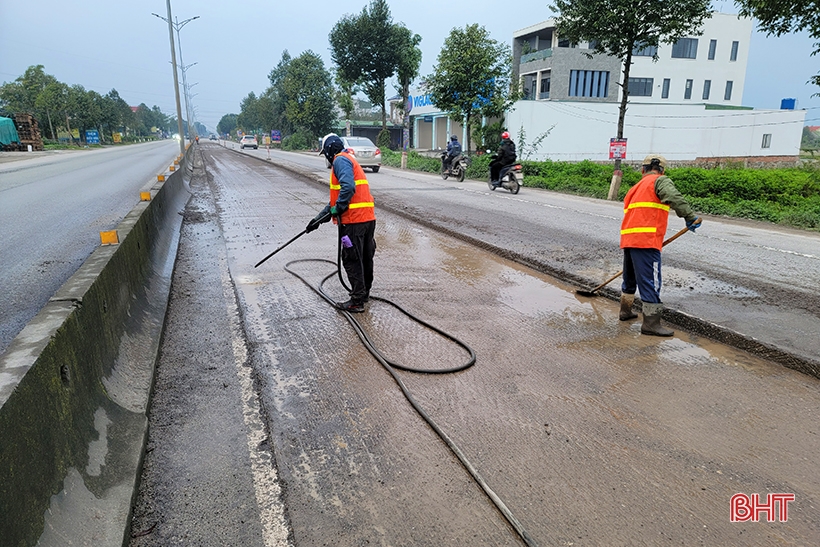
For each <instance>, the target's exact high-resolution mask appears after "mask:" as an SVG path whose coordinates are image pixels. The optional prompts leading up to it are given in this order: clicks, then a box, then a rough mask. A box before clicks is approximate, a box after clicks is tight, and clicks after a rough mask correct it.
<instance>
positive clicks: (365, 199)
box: [330, 152, 376, 224]
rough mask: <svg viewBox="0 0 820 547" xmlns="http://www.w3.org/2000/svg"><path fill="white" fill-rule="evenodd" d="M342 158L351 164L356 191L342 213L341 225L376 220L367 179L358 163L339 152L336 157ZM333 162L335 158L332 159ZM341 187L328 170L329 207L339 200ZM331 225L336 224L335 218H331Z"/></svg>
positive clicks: (333, 174)
mask: <svg viewBox="0 0 820 547" xmlns="http://www.w3.org/2000/svg"><path fill="white" fill-rule="evenodd" d="M339 156H344V157H346V158H347V159H349V160H350V163H352V164H353V179H354V180H355V181H356V191H355V192H353V197H352V198H350V204H349V206H348V208H347V211H345V212H344V213H342V224H360V223H362V222H369V221H371V220H376V210H375V205H374V203H373V196H371V195H370V184H368V182H367V177H366V176H365V174H364V169H362V166H361V165H359V162H357V161H356V159H355V158H354V157H353V156H352V155H351V154H349V153H347V152H339V153H338V154H337V155H336V157H339ZM334 161H335V158H334ZM341 189H342V186H341V185H340V184H339V179H337V178H336V172H335V171H334V170H333V169H331V170H330V206H331V207H333V206H334V205H336V200H337V199H339V191H340V190H341ZM333 223H334V224H335V223H336V217H333Z"/></svg>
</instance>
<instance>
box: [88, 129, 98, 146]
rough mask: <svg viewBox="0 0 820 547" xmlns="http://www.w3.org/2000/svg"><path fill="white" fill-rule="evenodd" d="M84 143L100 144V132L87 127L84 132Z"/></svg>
mask: <svg viewBox="0 0 820 547" xmlns="http://www.w3.org/2000/svg"><path fill="white" fill-rule="evenodd" d="M85 142H86V144H100V134H99V132H97V131H96V130H92V129H88V130H86V132H85Z"/></svg>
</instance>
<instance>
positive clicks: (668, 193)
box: [655, 175, 698, 222]
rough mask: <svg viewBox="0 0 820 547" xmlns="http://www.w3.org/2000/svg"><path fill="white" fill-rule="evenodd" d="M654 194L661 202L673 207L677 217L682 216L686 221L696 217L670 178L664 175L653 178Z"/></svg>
mask: <svg viewBox="0 0 820 547" xmlns="http://www.w3.org/2000/svg"><path fill="white" fill-rule="evenodd" d="M655 194H657V196H658V199H659V200H661V203H665V204H667V205H668V206H669V207H671V208H672V209H674V210H675V213H677V215H678V216H679V217H683V218H684V219H685V220H686V221H687V222H689V221H691V220H695V219H696V218H697V217H698V216H697V215H696V214H695V211H694V210H693V209H692V206H691V205H689V202H687V201H686V198H685V197H683V195H681V193H680V192H678V189H677V188H675V183H673V182H672V179H670V178H669V177H667V176H666V175H661V176H659V177H658V178H657V179H655Z"/></svg>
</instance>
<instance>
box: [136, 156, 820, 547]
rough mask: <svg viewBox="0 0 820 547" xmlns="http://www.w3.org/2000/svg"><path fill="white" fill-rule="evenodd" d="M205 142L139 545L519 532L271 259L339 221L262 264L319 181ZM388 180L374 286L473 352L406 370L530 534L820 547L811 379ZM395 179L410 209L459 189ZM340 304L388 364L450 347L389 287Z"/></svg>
mask: <svg viewBox="0 0 820 547" xmlns="http://www.w3.org/2000/svg"><path fill="white" fill-rule="evenodd" d="M202 149H203V150H204V151H205V158H204V162H202V165H201V166H200V169H198V170H197V173H198V174H197V177H196V178H195V179H194V181H193V182H192V185H191V187H192V189H193V190H194V192H195V196H194V199H192V201H191V203H190V204H189V207H188V209H187V210H186V216H185V223H184V226H183V239H182V242H181V246H180V252H179V258H178V263H177V267H176V270H175V276H174V286H173V289H172V295H171V304H170V308H169V314H168V317H169V320H168V325H167V327H166V332H165V335H164V340H163V344H162V348H161V356H160V362H159V365H158V370H157V383H156V396H155V399H154V402H153V404H152V409H151V431H150V434H149V435H150V438H149V452H148V453H147V455H146V465H145V473H144V475H143V480H142V484H143V489H142V490H141V492H140V496H139V498H138V501H137V505H136V508H135V515H134V532H135V533H139V532H143V535H141V536H140V537H138V538H135V539H134V540H133V541H132V546H135V547H137V546H143V545H168V544H172V543H181V544H186V545H265V546H270V545H298V546H313V545H351V546H353V545H385V546H387V545H391V546H397V545H488V546H490V545H492V546H495V545H521V544H522V543H521V540H520V539H519V538H518V537H517V536H516V534H515V533H514V531H513V530H512V528H511V527H510V526H509V524H508V523H507V522H506V521H505V520H504V518H503V517H502V516H501V514H500V513H499V511H498V510H497V509H496V508H495V507H494V506H493V505H492V504H491V503H490V501H489V499H488V498H487V496H485V495H484V493H483V492H482V491H481V490H480V489H479V488H478V486H477V485H476V483H475V482H474V481H473V480H472V479H471V478H470V476H469V475H468V474H467V473H466V471H465V470H464V469H463V468H462V466H461V465H460V464H459V463H458V461H457V460H456V459H455V458H454V456H453V454H452V453H451V452H450V451H449V450H448V449H447V447H446V446H445V445H444V444H443V443H442V441H441V440H440V439H438V438H437V437H436V435H435V434H434V433H433V432H432V430H431V429H430V428H429V427H428V426H427V425H426V424H425V423H424V422H423V421H422V420H421V419H420V418H419V417H418V415H417V414H416V413H415V412H414V411H413V410H412V408H411V407H410V406H409V405H408V403H407V401H406V400H405V399H404V397H403V396H402V394H401V392H400V391H399V390H398V388H397V386H396V384H395V383H394V382H393V380H392V378H391V377H390V376H389V375H388V374H387V373H386V372H385V371H384V369H383V368H382V367H381V365H379V364H378V362H376V360H375V359H373V357H372V356H371V355H370V354H369V353H367V352H366V351H365V350H364V348H363V347H362V345H361V344H360V343H359V342H358V340H357V339H356V338H355V335H354V332H353V330H352V329H351V328H350V326H349V324H348V323H347V322H346V321H345V320H344V318H343V317H342V316H341V315H340V314H339V313H338V312H337V311H335V310H333V309H332V308H331V307H330V306H329V305H328V304H327V303H326V302H324V301H323V300H322V299H321V298H319V297H318V296H317V294H316V293H315V292H313V291H312V290H311V289H310V288H308V287H307V286H305V285H304V284H303V283H302V282H301V281H300V280H298V279H297V278H296V277H294V276H293V275H291V274H290V273H288V272H286V271H285V270H284V267H285V265H286V264H287V263H288V262H290V261H293V260H297V259H313V258H316V259H332V258H333V257H334V255H335V242H334V235H335V232H334V230H333V228H332V226H331V225H324V226H323V227H322V228H321V229H320V230H318V231H317V232H314V233H312V234H308V235H306V236H304V237H302V238H301V239H300V240H298V241H297V242H296V243H294V244H293V245H291V246H290V247H288V248H287V249H286V250H285V251H282V252H281V253H279V254H277V255H276V256H275V257H274V258H272V259H271V260H270V261H268V262H267V263H265V265H263V266H262V267H260V268H257V269H255V268H254V267H253V264H255V263H256V262H257V261H258V260H259V259H260V258H262V257H263V256H265V255H266V254H267V253H269V252H270V251H271V250H273V248H275V246H277V245H280V244H282V243H284V242H285V241H287V239H289V238H290V237H292V236H293V235H295V234H297V233H299V232H300V231H301V230H302V229H303V228H304V225H305V223H306V222H307V220H309V219H310V218H311V217H312V216H313V215H314V214H315V212H316V211H318V210H319V209H321V207H322V205H323V204H324V203H325V201H326V199H327V196H326V192H327V190H326V188H322V187H321V186H319V185H317V184H314V183H308V182H305V181H303V180H301V179H299V178H298V177H295V176H294V175H293V174H292V173H290V172H288V171H284V170H281V169H278V168H276V167H274V166H270V165H266V164H264V163H262V162H259V161H257V160H253V159H250V158H242V157H241V156H239V155H237V154H235V153H233V152H231V151H229V150H224V149H221V148H219V147H217V146H213V145H211V146H203V147H202ZM202 166H204V169H203V168H202ZM325 174H326V171H325ZM380 176H381V173H380V174H373V175H370V174H369V176H368V178H369V179H370V180H371V183H372V185H373V186H374V194H375V195H376V200H377V216H378V228H377V244H378V251H377V255H376V280H375V283H374V289H373V292H374V294H376V295H378V296H383V297H387V298H390V299H391V300H394V301H396V302H397V303H398V304H400V305H402V306H403V307H405V308H407V309H408V310H410V311H411V312H412V313H415V314H417V315H418V316H420V317H421V318H423V319H425V320H427V321H430V322H432V323H433V324H435V325H436V326H438V327H440V328H442V329H444V330H446V331H447V332H449V333H451V334H453V335H454V336H457V337H458V338H460V339H462V340H463V341H464V342H466V343H467V344H469V345H470V346H471V347H472V348H473V349H474V350H475V352H476V354H477V363H476V365H475V366H473V367H471V368H469V369H467V370H466V371H463V372H460V373H456V374H449V375H420V374H413V373H400V375H401V377H402V379H403V380H404V382H405V383H406V384H407V386H408V388H409V389H410V391H411V392H412V394H413V396H414V397H415V398H416V399H417V400H418V402H419V404H420V405H421V406H422V407H423V408H424V409H425V410H426V411H427V412H428V413H429V414H430V415H431V416H432V417H433V419H434V420H436V422H437V423H438V424H439V426H440V427H441V428H442V429H443V430H444V431H445V432H446V433H447V434H448V435H449V436H450V437H452V439H453V440H454V441H455V443H457V444H458V445H459V447H460V448H461V450H462V451H463V452H464V453H465V454H466V455H467V457H468V458H469V459H470V461H471V462H472V464H473V465H474V466H475V467H476V468H477V469H478V471H479V472H480V473H481V474H482V476H483V477H484V479H485V480H486V481H487V483H488V484H489V486H490V487H491V488H493V490H494V491H495V492H496V493H497V494H498V496H499V497H500V498H501V499H502V500H503V501H504V502H505V503H506V505H507V506H508V507H509V508H510V510H511V511H512V513H513V514H514V515H515V517H516V518H517V519H518V520H519V521H520V522H521V523H522V525H523V526H524V527H525V528H526V530H527V531H528V532H529V534H530V535H531V536H532V537H533V538H534V540H535V541H536V542H537V544H538V545H658V544H674V545H734V544H743V545H772V544H793V545H812V544H816V543H817V541H818V538H820V516H818V511H817V506H818V501H820V500H818V496H819V495H820V475H818V473H817V472H816V470H817V465H816V454H817V453H818V450H820V439H818V426H817V420H816V416H817V415H818V410H820V381H818V380H817V379H815V378H812V377H809V376H806V375H802V374H799V373H797V372H795V371H792V370H789V369H786V368H784V367H782V366H779V365H775V364H772V363H770V362H766V361H763V360H761V359H759V358H756V357H754V356H752V355H750V354H747V353H744V352H741V351H739V350H735V349H732V348H729V347H727V346H723V345H720V344H717V343H714V342H711V341H709V340H708V339H705V338H702V337H698V336H694V335H689V334H687V333H685V332H681V331H679V332H678V333H677V334H676V336H675V337H674V338H672V339H658V338H652V337H646V336H641V335H640V334H639V332H638V324H637V323H635V322H632V323H621V322H619V321H617V307H616V305H615V304H614V303H613V302H611V301H609V300H607V299H603V298H592V299H589V298H581V297H578V296H576V295H575V293H574V288H575V287H573V286H567V285H564V284H562V283H560V282H557V281H555V280H554V279H552V278H550V277H548V276H546V275H543V274H541V273H539V272H536V271H534V270H532V269H529V268H526V267H523V266H521V265H519V264H517V263H514V262H511V261H509V260H505V259H504V258H502V257H499V256H498V255H496V254H493V253H490V252H487V251H486V250H482V249H480V248H477V247H476V246H474V245H471V244H468V243H466V242H465V241H463V240H462V239H458V238H454V237H451V236H448V235H443V234H441V233H438V232H437V231H435V230H432V229H430V228H428V227H426V226H424V225H420V224H415V223H412V222H409V221H408V220H407V219H406V218H405V217H404V216H396V215H394V214H391V213H389V212H387V211H385V210H380V209H379V208H378V207H379V205H378V204H379V199H380V198H379V194H378V192H379V187H378V184H379V182H378V181H379V180H380ZM385 178H386V177H385ZM392 184H393V185H394V187H392V188H391V191H392V192H394V193H401V192H403V193H404V195H409V196H414V197H412V199H410V198H408V199H407V201H408V208H410V207H412V209H413V210H414V211H420V210H422V209H423V208H425V207H426V208H428V209H432V210H434V209H436V207H442V205H435V203H436V201H435V200H436V199H437V196H439V195H445V194H446V195H448V196H449V195H450V193H452V192H448V191H447V190H446V189H444V190H442V189H441V188H438V187H436V185H431V186H432V187H431V188H428V189H427V190H428V191H420V190H418V189H417V187H416V185H415V183H413V182H412V181H411V182H408V183H407V184H406V186H407V187H406V188H405V189H402V188H401V181H400V180H399V181H392ZM462 194H463V195H465V196H467V197H466V198H465V199H471V200H474V201H477V200H487V201H489V200H493V203H492V204H491V205H489V206H486V208H488V209H493V208H495V209H496V211H497V212H499V214H498V215H496V217H493V216H488V218H487V219H485V225H486V228H485V229H486V231H487V232H488V233H489V232H491V231H492V228H493V227H495V229H496V230H499V231H501V230H503V229H504V227H505V221H506V220H507V219H508V218H509V216H510V215H513V214H514V210H513V209H514V207H521V205H515V204H513V207H511V208H510V209H509V210H508V209H506V208H505V207H507V205H506V204H505V203H502V198H501V197H497V196H495V195H491V196H484V195H482V194H480V193H478V192H476V193H473V194H467V193H463V192H462ZM385 197H386V198H389V197H392V196H385ZM510 201H511V200H510ZM449 208H450V210H449V214H450V216H451V218H457V217H458V216H459V212H460V211H459V210H458V209H456V208H455V205H452V204H450V205H449ZM468 213H471V210H470V209H466V208H465V209H464V211H463V214H462V215H461V216H462V217H463V218H464V217H466V216H467V214H468ZM453 222H456V221H453ZM602 237H603V236H602ZM683 239H686V238H682V240H683ZM513 244H515V243H513ZM665 256H666V254H665ZM619 266H620V265H619V264H618V265H617V266H616V270H617V269H618V268H619ZM292 267H293V269H295V270H298V271H299V272H301V273H303V274H304V275H305V276H306V277H307V278H308V279H310V280H312V281H313V282H314V283H318V282H319V280H321V279H322V278H323V277H324V276H325V275H326V274H327V273H330V272H332V271H333V265H331V264H328V263H323V262H302V263H298V264H293V265H292ZM326 288H327V290H328V291H329V292H330V293H332V294H333V295H334V296H335V297H336V298H342V297H343V292H342V290H341V289H340V287H339V285H338V282H337V281H336V280H335V279H331V280H330V281H329V282H328V283H327V284H326ZM357 319H359V320H360V323H361V325H362V328H363V329H364V330H365V331H367V332H368V333H369V334H370V335H371V336H372V337H373V339H374V341H375V343H376V345H378V346H379V347H381V348H383V349H384V351H385V352H386V353H387V354H388V355H389V356H390V357H391V358H393V359H395V360H397V361H399V362H401V363H404V364H408V365H410V366H415V367H420V368H440V367H446V366H453V365H455V364H460V363H462V362H464V360H465V358H466V356H465V353H464V351H463V350H461V349H460V348H457V347H456V346H454V345H453V344H452V343H449V342H447V341H445V340H443V339H441V338H440V337H439V336H436V335H434V334H432V333H431V332H430V331H428V330H426V329H423V328H421V327H420V326H419V325H418V324H415V323H413V322H411V321H409V320H408V319H407V318H406V317H404V316H402V315H401V314H398V313H396V311H395V310H394V309H393V308H390V307H389V306H387V305H386V304H384V303H382V302H378V301H373V302H371V303H369V304H368V310H367V312H366V313H364V314H360V315H358V316H357ZM251 379H252V380H253V382H252V384H251V383H250V380H251ZM256 404H259V405H260V406H259V408H257V407H256V406H254V405H256ZM255 418H258V420H259V421H255ZM266 457H267V458H268V459H267V460H266ZM270 458H272V460H270ZM266 465H267V467H266ZM738 492H744V493H748V494H751V493H761V494H765V493H778V492H788V493H794V494H795V497H796V500H795V501H794V502H792V503H791V504H790V505H789V515H788V517H789V518H788V522H774V523H754V522H748V523H730V522H729V500H730V498H731V497H732V495H733V494H735V493H738ZM260 514H261V515H262V517H261V518H260V517H259V516H258V515H260Z"/></svg>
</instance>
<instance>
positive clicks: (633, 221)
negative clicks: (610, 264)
mask: <svg viewBox="0 0 820 547" xmlns="http://www.w3.org/2000/svg"><path fill="white" fill-rule="evenodd" d="M659 176H661V175H657V174H652V175H646V176H645V177H643V178H642V179H641V180H640V182H638V184H636V185H635V186H633V187H632V188H630V189H629V192H627V194H626V197H625V198H624V219H623V222H622V223H621V248H622V249H623V248H625V247H633V248H639V249H658V250H660V249H661V248H662V247H663V236H664V235H665V234H666V225H667V223H668V221H669V206H668V205H666V204H664V203H661V201H660V200H659V199H658V195H657V194H656V193H655V181H656V180H657V179H658V177H659Z"/></svg>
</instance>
